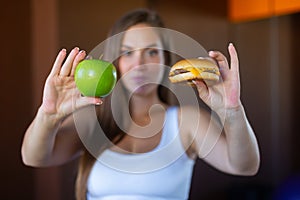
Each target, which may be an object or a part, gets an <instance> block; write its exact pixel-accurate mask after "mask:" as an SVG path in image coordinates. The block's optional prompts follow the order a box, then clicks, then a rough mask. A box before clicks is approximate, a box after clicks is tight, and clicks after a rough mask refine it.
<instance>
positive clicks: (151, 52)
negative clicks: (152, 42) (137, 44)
mask: <svg viewBox="0 0 300 200" xmlns="http://www.w3.org/2000/svg"><path fill="white" fill-rule="evenodd" d="M158 53H159V50H158V49H147V54H148V55H149V56H150V57H154V56H157V55H158Z"/></svg>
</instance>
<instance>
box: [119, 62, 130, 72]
mask: <svg viewBox="0 0 300 200" xmlns="http://www.w3.org/2000/svg"><path fill="white" fill-rule="evenodd" d="M128 66H129V65H128V63H127V62H126V59H124V58H120V60H119V71H120V75H121V76H123V74H125V73H126V72H128V71H129V70H130V68H129V67H128Z"/></svg>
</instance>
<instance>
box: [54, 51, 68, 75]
mask: <svg viewBox="0 0 300 200" xmlns="http://www.w3.org/2000/svg"><path fill="white" fill-rule="evenodd" d="M66 52H67V50H66V49H62V50H60V52H59V53H58V55H57V57H56V59H55V62H54V64H53V67H52V69H51V72H50V76H54V75H58V73H59V71H60V69H61V66H62V63H63V61H64V59H65V58H66V55H67V53H66Z"/></svg>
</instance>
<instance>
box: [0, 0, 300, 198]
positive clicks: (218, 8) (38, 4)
mask: <svg viewBox="0 0 300 200" xmlns="http://www.w3.org/2000/svg"><path fill="white" fill-rule="evenodd" d="M139 7H147V8H151V9H154V10H156V11H158V12H159V13H160V15H161V16H162V18H163V19H164V20H165V22H166V25H167V27H168V28H171V29H174V30H177V31H180V32H182V33H184V34H186V35H189V36H190V37H192V38H193V39H195V40H197V41H198V42H199V43H200V44H202V45H203V46H204V47H205V48H206V49H208V50H211V49H217V50H220V51H222V52H224V53H225V54H226V55H228V54H227V45H228V43H229V42H233V43H234V44H235V45H236V47H237V49H238V53H239V58H240V71H241V82H242V101H243V103H244V106H245V109H246V111H247V114H248V118H249V120H250V123H251V124H252V126H253V128H254V130H255V132H256V135H257V138H258V141H259V145H260V149H261V167H260V170H259V172H258V174H257V175H256V176H254V177H238V176H229V175H226V174H223V173H220V172H218V171H216V170H215V169H213V168H211V167H210V166H208V165H207V164H206V163H204V162H202V161H201V160H197V163H196V166H195V173H194V176H193V180H192V188H191V199H274V198H273V194H275V193H280V192H279V191H282V190H283V189H282V188H285V187H284V186H285V185H287V186H288V187H287V188H290V190H292V189H293V186H292V184H293V183H294V182H295V179H296V178H297V177H298V179H296V181H298V182H299V174H300V159H299V152H300V134H299V129H298V123H299V122H298V119H299V114H300V112H299V111H300V108H299V107H300V106H299V102H300V99H299V96H300V94H299V93H300V90H299V88H298V86H299V82H298V80H299V78H298V74H299V71H300V70H299V68H300V66H299V58H300V50H299V47H300V39H299V36H300V13H299V11H300V2H299V1H295V0H289V1H287V0H244V1H239V0H214V1H204V0H185V1H181V0H130V1H121V0H118V1H117V0H109V1H104V0H103V1H101V0H86V1H79V0H22V1H1V8H0V9H1V12H0V15H1V17H0V20H1V33H0V34H1V41H2V42H1V43H2V48H1V50H0V51H1V53H0V56H1V66H0V90H1V98H0V108H1V120H0V123H1V126H0V133H1V145H0V147H1V153H2V160H1V166H0V173H1V185H0V190H1V199H33V200H35V199H36V200H40V199H41V200H48V199H49V200H50V199H51V200H54V199H55V200H56V199H57V200H60V199H61V200H72V199H74V189H73V187H74V180H75V175H76V166H77V160H75V161H73V162H72V163H69V164H66V165H64V166H60V167H53V168H47V169H34V168H31V167H26V166H24V165H23V163H22V161H21V155H20V149H21V142H22V139H23V135H24V132H25V130H26V128H27V126H28V125H29V123H30V122H31V120H32V119H33V117H34V115H35V113H36V111H37V108H38V107H39V105H40V103H41V97H42V90H43V84H44V81H45V79H46V77H47V74H48V73H49V71H50V69H51V67H52V64H53V61H54V58H55V56H56V54H57V53H58V51H59V50H60V49H61V48H67V49H68V50H70V49H71V48H73V47H75V46H79V47H80V48H82V49H85V50H86V51H87V52H89V51H90V50H92V49H93V48H94V47H95V46H96V45H97V44H99V43H100V42H102V41H103V40H104V39H105V38H106V34H107V32H108V30H109V28H110V26H111V25H112V23H113V22H114V21H115V20H116V19H117V18H119V17H120V16H121V15H123V14H124V13H125V12H127V11H129V10H132V9H135V8H139ZM297 88H298V89H297ZM294 187H295V184H294ZM297 189H299V190H300V187H299V188H297V187H296V189H294V192H295V191H296V190H297ZM287 193H288V194H289V195H290V196H292V195H291V191H289V192H287ZM282 199H288V196H285V197H284V198H282Z"/></svg>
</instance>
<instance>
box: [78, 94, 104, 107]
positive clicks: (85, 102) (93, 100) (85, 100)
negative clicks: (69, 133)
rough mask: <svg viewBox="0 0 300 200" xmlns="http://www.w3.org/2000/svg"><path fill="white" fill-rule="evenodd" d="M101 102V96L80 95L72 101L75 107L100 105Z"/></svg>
mask: <svg viewBox="0 0 300 200" xmlns="http://www.w3.org/2000/svg"><path fill="white" fill-rule="evenodd" d="M102 103H103V101H102V99H101V98H97V97H80V98H77V99H76V100H75V102H74V104H75V105H74V106H75V108H76V109H80V108H83V107H85V106H89V105H101V104H102Z"/></svg>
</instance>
